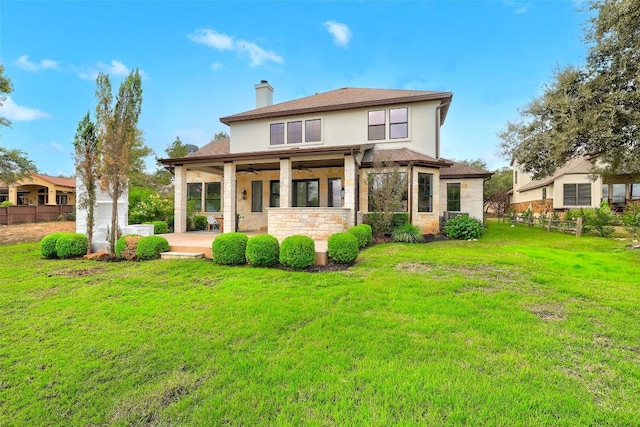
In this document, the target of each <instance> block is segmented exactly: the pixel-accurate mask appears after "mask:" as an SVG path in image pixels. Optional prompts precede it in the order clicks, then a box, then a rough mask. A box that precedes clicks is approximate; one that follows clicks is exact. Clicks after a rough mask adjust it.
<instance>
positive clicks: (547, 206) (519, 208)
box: [511, 199, 553, 214]
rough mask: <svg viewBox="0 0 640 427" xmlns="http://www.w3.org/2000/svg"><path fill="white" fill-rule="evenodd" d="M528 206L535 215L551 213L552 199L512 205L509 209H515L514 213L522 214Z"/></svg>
mask: <svg viewBox="0 0 640 427" xmlns="http://www.w3.org/2000/svg"><path fill="white" fill-rule="evenodd" d="M529 205H531V209H532V210H533V213H535V214H539V213H543V212H553V199H545V200H531V201H529V202H520V203H512V204H511V209H515V210H516V212H518V213H522V212H524V211H526V210H527V209H529Z"/></svg>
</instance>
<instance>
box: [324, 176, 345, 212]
mask: <svg viewBox="0 0 640 427" xmlns="http://www.w3.org/2000/svg"><path fill="white" fill-rule="evenodd" d="M336 182H337V183H338V188H339V190H338V199H339V200H338V205H335V202H336V201H335V200H334V197H333V196H334V194H333V193H334V185H335V183H336ZM342 190H343V189H342V178H328V179H327V207H330V208H341V207H342Z"/></svg>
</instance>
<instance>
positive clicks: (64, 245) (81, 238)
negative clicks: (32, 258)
mask: <svg viewBox="0 0 640 427" xmlns="http://www.w3.org/2000/svg"><path fill="white" fill-rule="evenodd" d="M86 253H87V236H85V235H84V234H80V233H62V235H61V236H60V237H58V240H57V241H56V254H57V255H58V258H62V259H65V258H75V257H79V256H82V255H86Z"/></svg>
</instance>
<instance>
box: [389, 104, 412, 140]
mask: <svg viewBox="0 0 640 427" xmlns="http://www.w3.org/2000/svg"><path fill="white" fill-rule="evenodd" d="M408 136H409V118H408V114H407V109H406V108H392V109H390V110H389V138H391V139H397V138H407V137H408Z"/></svg>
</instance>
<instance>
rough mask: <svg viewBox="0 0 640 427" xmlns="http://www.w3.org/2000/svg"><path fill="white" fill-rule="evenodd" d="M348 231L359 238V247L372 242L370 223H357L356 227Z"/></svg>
mask: <svg viewBox="0 0 640 427" xmlns="http://www.w3.org/2000/svg"><path fill="white" fill-rule="evenodd" d="M348 232H349V234H352V235H353V236H354V237H355V238H356V239H357V240H358V247H359V248H360V249H362V248H364V247H366V246H367V245H368V244H370V243H371V239H372V234H371V226H369V225H368V224H360V225H356V226H355V227H351V228H350V229H349V230H348Z"/></svg>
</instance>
